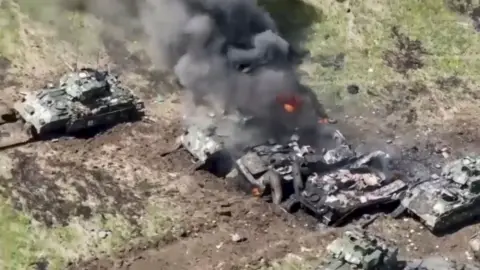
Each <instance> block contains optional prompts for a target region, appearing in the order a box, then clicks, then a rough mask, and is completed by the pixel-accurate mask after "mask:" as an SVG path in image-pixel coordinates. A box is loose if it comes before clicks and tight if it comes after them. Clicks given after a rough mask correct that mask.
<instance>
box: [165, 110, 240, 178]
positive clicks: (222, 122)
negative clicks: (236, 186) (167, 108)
mask: <svg viewBox="0 0 480 270" xmlns="http://www.w3.org/2000/svg"><path fill="white" fill-rule="evenodd" d="M209 118H210V119H208V121H206V120H205V118H202V119H201V120H198V121H195V118H194V117H192V119H191V120H192V121H193V122H195V123H191V124H187V126H186V127H185V128H184V132H183V133H182V135H180V136H179V137H178V138H177V139H176V142H175V144H174V145H173V147H172V148H171V149H168V150H167V151H165V152H164V153H162V156H165V155H168V154H170V153H172V152H174V151H176V150H179V149H180V148H183V149H185V150H187V151H188V152H189V153H190V154H191V155H192V156H193V160H192V163H194V166H193V168H192V169H193V170H197V169H205V170H207V171H209V172H211V173H213V174H215V175H218V176H220V177H224V176H226V175H227V174H229V173H230V172H231V171H232V170H234V161H233V158H232V156H231V155H230V153H229V152H228V151H227V149H226V140H227V139H229V138H231V136H232V132H235V130H236V129H238V128H241V127H243V126H244V125H245V123H246V122H248V120H249V119H248V118H247V117H242V116H240V115H239V114H231V115H221V114H218V115H217V114H214V113H210V114H209Z"/></svg>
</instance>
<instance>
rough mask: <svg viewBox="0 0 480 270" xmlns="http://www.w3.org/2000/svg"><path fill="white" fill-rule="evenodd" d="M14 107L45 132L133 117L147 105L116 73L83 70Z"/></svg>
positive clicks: (28, 121) (70, 131)
mask: <svg viewBox="0 0 480 270" xmlns="http://www.w3.org/2000/svg"><path fill="white" fill-rule="evenodd" d="M14 109H15V110H16V111H17V112H18V114H19V115H20V116H21V118H23V119H24V120H25V121H26V122H27V123H30V124H31V125H32V126H33V128H34V130H35V131H36V133H37V134H40V135H42V134H46V133H51V132H55V133H56V132H65V133H74V132H77V131H80V130H83V129H87V128H92V127H95V126H100V125H105V124H114V123H116V122H121V121H125V120H130V119H131V117H132V116H136V115H138V114H141V113H143V109H144V105H143V102H141V101H140V100H138V98H136V97H135V96H134V95H133V93H132V92H131V91H130V90H128V89H125V88H124V87H123V86H121V83H120V81H119V80H118V79H117V77H116V76H115V75H112V74H110V73H109V72H106V71H98V70H94V69H81V70H79V71H76V72H71V73H68V74H66V75H64V76H63V77H62V78H61V79H60V81H59V83H58V85H57V86H56V87H49V88H45V89H42V90H38V91H33V92H29V93H27V94H26V95H25V96H24V97H23V98H22V100H20V101H19V102H17V103H15V105H14Z"/></svg>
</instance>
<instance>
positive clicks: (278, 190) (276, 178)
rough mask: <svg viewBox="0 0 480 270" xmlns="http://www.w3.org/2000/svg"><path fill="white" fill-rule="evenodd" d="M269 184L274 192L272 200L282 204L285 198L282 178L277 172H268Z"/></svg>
mask: <svg viewBox="0 0 480 270" xmlns="http://www.w3.org/2000/svg"><path fill="white" fill-rule="evenodd" d="M266 180H267V181H266V182H267V183H266V184H267V185H268V186H269V187H270V192H271V193H272V201H273V203H274V204H278V205H279V204H280V203H281V202H282V200H283V187H282V178H281V177H280V175H278V174H277V173H274V172H272V171H270V172H268V176H267V179H266Z"/></svg>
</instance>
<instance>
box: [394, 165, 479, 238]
mask: <svg viewBox="0 0 480 270" xmlns="http://www.w3.org/2000/svg"><path fill="white" fill-rule="evenodd" d="M479 205H480V157H465V158H462V159H458V160H455V161H453V162H450V163H448V164H446V165H445V166H444V167H443V170H442V174H441V176H440V177H439V178H434V177H430V178H429V179H426V180H424V181H421V182H418V183H416V184H414V185H413V186H411V187H410V188H409V190H408V192H406V196H405V197H404V198H403V199H402V200H401V205H400V207H399V209H398V210H396V212H397V214H399V213H402V212H404V211H405V210H408V211H407V212H408V213H411V214H413V215H415V216H418V217H419V218H420V219H421V221H422V222H423V223H424V224H425V225H426V226H427V227H428V228H429V229H430V230H431V231H433V232H442V231H445V230H448V229H450V228H453V227H454V226H459V225H462V224H464V223H466V222H469V221H473V220H474V219H476V218H478V217H479V216H480V210H479V209H480V208H479V207H478V206H479Z"/></svg>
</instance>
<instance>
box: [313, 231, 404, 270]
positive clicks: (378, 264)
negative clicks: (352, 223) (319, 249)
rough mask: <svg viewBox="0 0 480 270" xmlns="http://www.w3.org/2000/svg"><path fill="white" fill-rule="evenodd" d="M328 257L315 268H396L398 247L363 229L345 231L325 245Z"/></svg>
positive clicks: (343, 269) (367, 269)
mask: <svg viewBox="0 0 480 270" xmlns="http://www.w3.org/2000/svg"><path fill="white" fill-rule="evenodd" d="M327 252H328V253H329V254H330V258H329V259H328V260H327V262H326V263H325V264H322V265H321V266H318V267H317V268H316V269H317V270H354V269H363V270H375V269H385V270H388V269H398V262H397V255H398V248H396V247H395V245H392V244H391V243H388V242H387V241H386V240H384V239H381V238H379V237H377V236H374V235H369V234H367V233H366V232H365V231H363V230H357V229H355V230H352V231H346V232H345V233H344V234H343V235H342V236H341V237H339V238H337V239H335V240H334V241H333V242H332V243H330V244H329V245H328V246H327Z"/></svg>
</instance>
